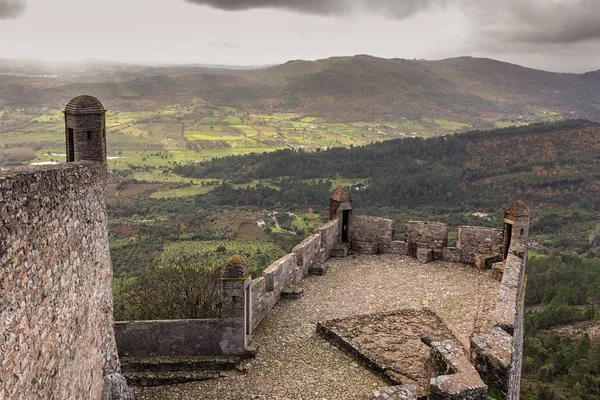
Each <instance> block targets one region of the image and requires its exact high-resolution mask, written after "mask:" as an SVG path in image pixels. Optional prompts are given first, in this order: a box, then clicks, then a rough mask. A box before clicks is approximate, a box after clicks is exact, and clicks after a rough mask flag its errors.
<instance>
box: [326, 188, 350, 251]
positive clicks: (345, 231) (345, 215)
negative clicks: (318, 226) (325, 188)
mask: <svg viewBox="0 0 600 400" xmlns="http://www.w3.org/2000/svg"><path fill="white" fill-rule="evenodd" d="M351 216H352V191H351V190H350V187H348V186H338V187H337V189H335V191H334V192H333V194H332V195H331V197H330V198H329V220H334V219H338V220H339V223H340V237H339V239H338V241H340V242H341V243H347V242H349V241H350V217H351Z"/></svg>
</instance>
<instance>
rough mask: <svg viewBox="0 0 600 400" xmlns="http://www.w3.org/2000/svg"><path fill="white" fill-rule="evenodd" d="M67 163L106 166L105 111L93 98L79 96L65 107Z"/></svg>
mask: <svg viewBox="0 0 600 400" xmlns="http://www.w3.org/2000/svg"><path fill="white" fill-rule="evenodd" d="M64 114H65V142H66V145H67V149H66V152H67V162H73V161H82V160H87V161H95V162H98V163H102V164H106V122H105V119H106V118H105V115H106V110H105V109H104V106H103V105H102V103H100V101H99V100H98V99H96V98H95V97H92V96H78V97H75V98H74V99H73V100H71V101H70V102H69V103H68V104H67V106H66V107H65V111H64Z"/></svg>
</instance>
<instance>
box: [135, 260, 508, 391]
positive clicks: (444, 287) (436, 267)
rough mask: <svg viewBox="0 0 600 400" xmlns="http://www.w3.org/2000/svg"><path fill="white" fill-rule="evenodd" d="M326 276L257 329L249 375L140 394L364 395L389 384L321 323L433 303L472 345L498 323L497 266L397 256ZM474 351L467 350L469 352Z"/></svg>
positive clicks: (341, 266)
mask: <svg viewBox="0 0 600 400" xmlns="http://www.w3.org/2000/svg"><path fill="white" fill-rule="evenodd" d="M327 263H328V264H329V265H328V266H329V269H328V272H327V274H326V275H324V276H308V277H307V278H306V279H304V280H303V281H301V282H299V283H298V284H297V286H298V287H301V288H303V289H304V296H303V297H301V298H299V299H296V300H281V301H280V302H279V303H278V304H277V305H276V306H275V308H274V309H273V310H272V311H271V313H269V315H267V316H266V317H265V319H264V320H263V322H262V323H261V324H260V326H259V327H258V328H257V329H256V331H255V332H254V341H255V342H257V343H258V344H259V345H260V351H259V353H258V355H257V357H256V359H254V360H252V361H250V362H249V364H250V365H248V372H247V373H246V374H240V375H237V374H235V375H232V376H230V377H226V378H222V379H217V380H212V381H204V382H192V383H186V384H180V385H173V386H164V387H154V388H137V389H136V398H137V399H138V400H167V399H214V400H216V399H223V400H246V399H262V400H275V399H278V400H285V399H290V400H291V399H298V400H300V399H302V400H309V399H318V400H322V399H329V400H339V399H345V400H352V399H363V398H364V397H365V396H366V395H369V394H371V393H372V392H373V390H376V389H380V388H382V387H385V386H386V385H387V383H386V382H385V381H384V380H383V379H382V378H381V377H379V376H377V375H375V374H374V373H372V372H371V371H369V370H368V369H366V368H364V367H362V366H361V365H359V364H358V363H357V362H356V361H355V360H353V359H352V358H350V357H349V356H347V355H345V354H344V353H343V352H342V351H339V350H338V349H336V348H334V347H332V346H331V345H329V344H328V343H327V342H326V341H325V340H323V339H321V338H319V337H318V336H317V335H316V333H315V328H316V324H317V322H318V321H322V320H328V319H335V318H345V317H349V316H353V315H359V314H369V313H378V312H386V311H393V310H398V309H403V308H419V307H426V308H428V309H430V310H432V311H434V312H435V313H436V314H437V315H438V316H439V317H440V318H441V319H442V320H443V321H444V323H445V324H446V326H447V327H448V328H449V329H450V330H451V331H452V333H453V334H454V335H455V336H456V337H457V339H458V340H459V341H460V343H461V344H462V345H463V346H464V347H465V349H466V350H468V349H469V346H470V339H471V336H472V335H473V334H479V333H482V332H489V331H490V330H491V329H492V326H493V317H494V309H495V303H496V299H497V296H498V289H499V285H500V284H499V282H498V281H497V280H495V279H494V278H493V276H492V274H491V272H490V271H480V270H477V269H475V268H474V267H472V266H467V265H464V264H459V263H449V262H441V261H433V262H430V263H428V264H420V263H418V262H417V261H416V260H414V259H412V258H410V257H407V256H399V255H393V254H385V255H373V256H350V257H347V258H343V259H330V260H328V261H327ZM467 354H468V353H467Z"/></svg>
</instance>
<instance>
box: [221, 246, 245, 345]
mask: <svg viewBox="0 0 600 400" xmlns="http://www.w3.org/2000/svg"><path fill="white" fill-rule="evenodd" d="M251 283H252V270H251V269H250V266H249V265H248V262H247V261H246V260H245V259H244V258H243V257H242V256H238V255H235V256H231V257H230V258H229V260H227V264H226V265H225V267H223V269H222V270H221V296H222V300H223V304H222V306H221V317H222V318H234V319H239V320H240V321H242V320H243V326H244V329H243V337H240V338H239V341H238V340H237V338H236V339H235V340H234V339H233V338H232V345H235V346H236V347H237V351H238V352H240V353H241V352H243V351H244V348H245V346H247V345H248V344H249V343H250V341H251V338H252V336H251V335H252V287H251ZM233 341H235V342H236V343H233Z"/></svg>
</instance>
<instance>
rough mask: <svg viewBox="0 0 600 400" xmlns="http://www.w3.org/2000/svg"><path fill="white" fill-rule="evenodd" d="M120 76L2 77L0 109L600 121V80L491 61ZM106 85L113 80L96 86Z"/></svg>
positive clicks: (367, 62) (151, 71) (328, 62)
mask: <svg viewBox="0 0 600 400" xmlns="http://www.w3.org/2000/svg"><path fill="white" fill-rule="evenodd" d="M113 68H114V71H113V72H112V73H107V72H106V71H105V70H102V71H101V72H97V71H96V72H94V70H92V71H91V72H90V73H89V74H88V75H87V76H86V75H85V74H83V75H81V76H78V77H73V76H72V75H68V74H66V73H65V74H63V75H60V76H58V77H56V78H43V77H39V75H36V76H35V77H29V78H27V77H26V76H25V77H24V76H23V75H21V76H20V78H19V79H16V78H15V75H11V74H15V73H16V72H15V71H14V69H12V70H9V71H8V72H4V74H3V75H0V105H2V104H3V105H4V107H27V106H36V107H38V106H41V105H44V106H49V107H57V108H58V107H61V106H62V105H64V104H65V102H66V101H68V100H69V98H71V97H73V96H75V95H77V94H80V93H89V94H92V95H95V96H97V97H99V98H101V99H102V100H103V101H104V102H105V104H106V105H107V106H108V107H109V108H110V109H118V110H138V111H139V110H143V109H146V110H147V109H149V108H160V107H164V106H168V105H173V104H181V105H185V106H189V105H191V104H193V100H194V99H198V98H199V99H203V100H205V101H209V102H211V103H213V104H216V105H222V106H233V107H237V108H242V109H245V110H248V111H251V112H277V111H290V112H296V113H300V114H303V115H307V116H314V117H320V118H324V119H326V120H328V121H331V122H335V121H343V122H349V121H366V120H369V121H374V120H399V119H402V118H407V119H416V118H438V119H445V120H450V121H458V122H463V123H468V124H470V125H472V126H473V127H475V128H480V127H494V123H495V122H497V121H502V120H509V119H510V118H519V117H525V116H529V115H536V114H540V113H543V112H546V113H557V114H559V115H561V116H565V117H579V118H587V119H591V120H600V98H599V96H598V93H599V92H600V90H599V89H600V72H593V73H587V74H564V73H550V72H544V71H539V70H534V69H529V68H524V67H520V66H517V65H513V64H508V63H504V62H499V61H494V60H489V59H477V58H470V57H460V58H452V59H446V60H441V61H423V60H404V59H381V58H375V57H370V56H365V55H360V56H354V57H335V58H329V59H325V60H318V61H289V62H287V63H285V64H283V65H278V66H273V67H268V68H260V69H255V70H227V69H208V68H200V67H187V68H184V67H179V68H175V67H164V68H158V67H156V68H149V67H138V68H136V67H119V68H117V67H113ZM105 69H106V68H105ZM0 72H2V65H1V64H0ZM38 73H39V71H38ZM101 78H102V79H105V80H106V81H103V82H98V79H101ZM128 78H131V79H128Z"/></svg>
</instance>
